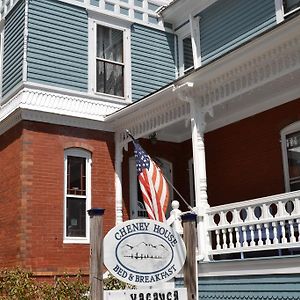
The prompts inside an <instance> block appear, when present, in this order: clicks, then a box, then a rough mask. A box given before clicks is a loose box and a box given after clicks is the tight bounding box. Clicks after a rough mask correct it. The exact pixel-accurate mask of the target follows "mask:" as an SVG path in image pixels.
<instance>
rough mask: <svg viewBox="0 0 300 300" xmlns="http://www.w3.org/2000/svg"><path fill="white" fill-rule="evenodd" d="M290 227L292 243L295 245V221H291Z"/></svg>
mask: <svg viewBox="0 0 300 300" xmlns="http://www.w3.org/2000/svg"><path fill="white" fill-rule="evenodd" d="M289 225H290V242H291V243H295V242H296V237H295V231H294V220H289Z"/></svg>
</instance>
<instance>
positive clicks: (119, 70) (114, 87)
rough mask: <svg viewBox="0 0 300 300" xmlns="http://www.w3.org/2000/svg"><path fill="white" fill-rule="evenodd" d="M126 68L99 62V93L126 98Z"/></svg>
mask: <svg viewBox="0 0 300 300" xmlns="http://www.w3.org/2000/svg"><path fill="white" fill-rule="evenodd" d="M123 73H124V67H123V66H120V65H115V64H112V63H107V62H104V61H101V60H98V61H97V92H100V93H105V94H110V95H116V96H121V97H123V96H124V86H123V85H124V80H123V76H124V74H123Z"/></svg>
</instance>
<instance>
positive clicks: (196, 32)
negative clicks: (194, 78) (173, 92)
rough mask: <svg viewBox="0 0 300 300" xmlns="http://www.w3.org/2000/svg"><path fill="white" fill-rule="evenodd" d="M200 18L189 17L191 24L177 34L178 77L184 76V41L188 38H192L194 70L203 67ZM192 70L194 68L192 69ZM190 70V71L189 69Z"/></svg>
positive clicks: (184, 26)
mask: <svg viewBox="0 0 300 300" xmlns="http://www.w3.org/2000/svg"><path fill="white" fill-rule="evenodd" d="M199 20H200V19H199V16H196V17H192V16H189V22H187V23H186V24H185V25H183V26H182V27H181V28H180V29H178V31H177V32H176V34H177V36H178V74H177V76H178V77H179V76H183V75H184V71H187V70H184V58H183V40H184V39H185V38H187V37H191V41H192V52H193V62H194V66H193V68H194V69H196V68H199V67H200V66H201V50H200V27H199ZM190 69H192V67H190ZM188 70H189V69H188Z"/></svg>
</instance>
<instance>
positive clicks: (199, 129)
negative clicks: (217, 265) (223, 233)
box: [190, 99, 210, 260]
mask: <svg viewBox="0 0 300 300" xmlns="http://www.w3.org/2000/svg"><path fill="white" fill-rule="evenodd" d="M190 105H191V107H190V108H191V130H192V144H193V162H194V185H195V199H196V208H197V214H198V225H197V226H198V228H197V235H198V256H199V259H204V260H208V255H207V248H208V245H209V243H210V241H209V236H208V232H207V221H208V220H207V215H206V209H207V208H208V207H209V204H208V202H207V181H206V164H205V145H204V129H205V126H206V123H205V119H204V117H205V112H203V111H201V109H200V108H199V107H198V105H197V103H196V102H195V101H194V100H192V99H191V100H190Z"/></svg>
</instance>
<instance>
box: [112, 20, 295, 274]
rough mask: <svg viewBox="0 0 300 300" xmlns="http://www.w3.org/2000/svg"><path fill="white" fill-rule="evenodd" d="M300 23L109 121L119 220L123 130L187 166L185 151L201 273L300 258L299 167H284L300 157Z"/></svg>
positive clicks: (268, 35) (258, 40) (125, 184)
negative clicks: (231, 264) (230, 264)
mask: <svg viewBox="0 0 300 300" xmlns="http://www.w3.org/2000/svg"><path fill="white" fill-rule="evenodd" d="M297 24H298V25H297ZM299 24H300V18H299V17H297V18H295V19H293V20H291V21H289V22H286V23H285V24H282V25H280V26H278V27H276V28H274V29H272V30H270V31H269V32H267V33H265V34H264V35H262V36H259V37H257V38H256V39H254V40H252V41H250V42H249V43H247V44H245V45H242V46H241V47H239V48H238V49H236V50H235V51H232V52H231V53H228V54H227V55H225V56H223V57H221V58H219V59H218V60H216V61H213V62H212V63H210V64H208V65H206V66H203V67H200V68H198V69H196V70H195V71H193V72H192V73H190V74H188V75H186V76H184V77H182V78H179V79H178V80H176V81H175V82H173V83H172V84H171V85H169V86H166V87H165V88H163V89H161V90H160V91H158V92H156V93H154V94H152V95H150V96H148V97H146V98H143V99H141V100H140V101H138V102H135V103H133V104H132V105H130V106H128V107H126V108H125V109H123V110H120V111H119V112H117V113H115V114H112V115H111V116H109V117H107V119H106V120H107V121H110V122H112V124H113V126H114V128H115V132H116V134H115V147H116V148H115V172H116V177H115V186H116V203H115V206H116V223H119V222H122V220H123V219H124V218H126V217H128V216H126V214H124V210H125V209H124V202H125V204H126V199H125V200H124V195H123V194H124V190H125V189H126V193H127V194H129V193H128V191H127V189H128V186H129V184H130V183H129V182H127V181H126V179H127V178H124V174H125V175H126V173H127V174H128V173H129V172H128V169H126V170H125V172H124V157H125V161H128V154H127V152H126V150H127V149H128V143H129V141H130V139H129V137H128V136H127V135H126V133H125V129H129V130H130V131H131V132H132V134H133V135H134V136H135V138H143V139H145V140H148V144H149V141H150V137H151V136H152V135H153V134H155V136H156V137H157V139H158V142H161V143H170V145H171V143H172V145H175V144H176V145H178V146H176V147H175V146H174V149H176V150H174V151H177V152H178V154H179V156H180V155H182V154H183V153H184V154H185V161H184V162H185V165H186V168H187V163H188V160H187V155H186V152H187V149H188V147H190V149H189V152H190V154H191V156H190V158H191V163H192V165H193V168H192V167H191V166H189V169H193V171H192V175H193V176H191V177H192V179H191V182H192V183H191V186H192V187H193V189H194V200H195V212H196V213H197V215H198V226H197V231H198V260H199V261H200V262H201V265H202V266H205V265H206V264H207V262H210V263H209V264H208V265H209V270H211V268H212V266H216V265H218V264H219V265H220V264H221V263H223V262H224V261H228V260H230V261H232V260H235V261H237V262H240V261H241V260H242V261H246V260H245V258H249V259H251V258H257V257H261V258H265V257H282V256H290V255H294V254H299V248H300V240H299V239H300V238H299V231H300V227H299V226H300V225H299V222H300V203H299V199H300V192H298V191H295V192H289V191H291V190H299V188H298V187H297V186H296V185H294V186H293V182H292V181H293V180H294V179H295V180H296V181H295V182H296V183H297V178H298V177H297V176H298V175H297V174H296V173H297V172H296V173H294V174H293V171H292V170H294V169H297V168H298V167H296V168H294V167H292V165H289V163H290V162H292V164H293V163H294V164H295V165H297V164H298V163H297V161H298V160H297V159H298V156H299V153H300V152H299V151H298V148H299V147H298V145H300V134H299V132H300V122H299V115H298V113H297V111H299V107H300V102H299V97H300V90H299V78H300V51H299V49H300V43H299V41H300V35H299V31H298V30H297V29H296V28H297V26H298V28H299ZM187 145H188V146H187ZM151 147H152V148H151ZM158 148H159V147H158V146H157V145H152V146H151V145H150V146H149V149H158ZM180 149H181V150H180ZM146 150H148V149H146ZM149 154H150V155H151V153H149ZM289 155H290V156H289ZM179 160H180V159H179ZM179 160H178V161H179ZM126 163H127V162H126ZM182 170H183V168H181V169H180V170H179V172H181V171H182ZM127 176H128V177H129V175H126V177H127ZM185 177H188V176H185ZM244 190H247V192H244ZM260 196H266V197H263V198H256V197H260ZM129 197H130V196H129ZM125 198H126V197H125ZM192 198H193V197H192V196H191V195H190V197H189V199H190V204H192ZM249 198H250V199H251V198H255V199H253V200H247V201H243V200H245V199H249ZM175 199H178V197H177V196H176V198H175ZM127 204H128V203H127ZM219 204H222V205H219ZM192 206H193V205H192ZM129 209H130V208H129ZM269 261H270V260H269ZM211 262H213V263H211ZM270 264H272V263H270ZM199 270H200V269H199ZM200 271H201V270H200ZM223 271H224V266H223Z"/></svg>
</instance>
